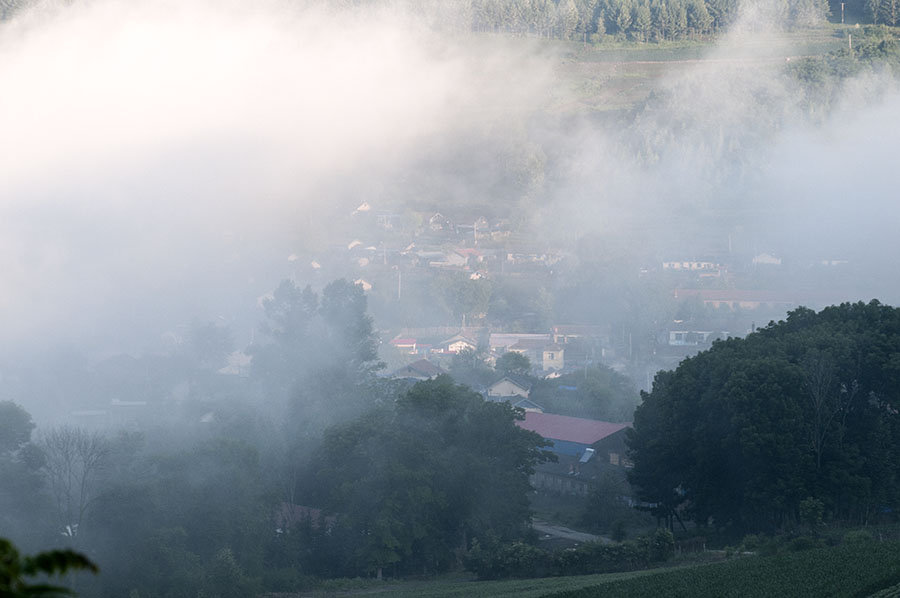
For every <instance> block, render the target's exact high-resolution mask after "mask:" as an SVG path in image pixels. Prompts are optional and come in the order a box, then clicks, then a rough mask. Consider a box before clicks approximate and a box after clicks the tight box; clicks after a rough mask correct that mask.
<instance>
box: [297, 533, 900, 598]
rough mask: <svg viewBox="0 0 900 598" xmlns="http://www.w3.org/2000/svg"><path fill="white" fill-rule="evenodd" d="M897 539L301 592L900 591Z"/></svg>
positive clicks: (549, 596)
mask: <svg viewBox="0 0 900 598" xmlns="http://www.w3.org/2000/svg"><path fill="white" fill-rule="evenodd" d="M898 584H900V543H898V542H884V543H877V542H871V543H861V544H856V545H844V546H839V547H836V548H823V549H816V550H808V551H803V552H785V553H781V554H778V555H776V556H771V557H756V556H747V557H743V558H739V559H736V560H731V561H726V562H720V563H695V564H683V565H681V566H678V567H669V568H662V569H651V570H646V571H635V572H629V573H612V574H605V575H582V576H571V577H551V578H543V579H524V580H522V579H517V580H506V581H473V580H471V579H469V578H465V577H459V576H456V577H445V578H441V579H435V580H428V581H404V582H396V583H395V582H390V581H387V582H382V583H377V582H374V581H373V580H360V581H359V582H352V581H351V582H344V583H340V582H339V583H335V584H333V585H331V586H329V587H327V588H325V589H322V590H319V591H316V592H311V593H307V594H303V596H304V597H309V598H325V597H335V596H358V595H366V596H379V597H397V598H468V597H472V598H480V597H499V598H600V597H603V598H644V597H647V596H651V597H653V598H670V597H671V598H675V597H678V598H730V597H733V598H744V597H747V598H769V597H772V596H778V597H786V598H825V597H831V598H839V597H847V598H851V597H860V598H862V597H867V596H872V597H873V598H876V597H877V598H900V585H898Z"/></svg>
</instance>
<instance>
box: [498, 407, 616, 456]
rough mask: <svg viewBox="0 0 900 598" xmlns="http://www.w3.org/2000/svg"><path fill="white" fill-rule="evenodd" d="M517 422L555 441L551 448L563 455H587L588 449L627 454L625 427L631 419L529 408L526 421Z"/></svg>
mask: <svg viewBox="0 0 900 598" xmlns="http://www.w3.org/2000/svg"><path fill="white" fill-rule="evenodd" d="M516 425H517V426H519V427H520V428H524V429H526V430H531V431H532V432H537V433H538V434H540V435H541V437H542V438H544V439H546V440H549V441H551V442H552V443H553V448H551V450H552V451H553V452H555V453H557V454H560V455H570V456H577V455H583V454H584V453H585V450H586V449H593V450H594V452H595V453H607V455H606V457H609V453H615V454H616V455H617V456H619V461H620V463H621V455H624V454H625V430H626V429H627V428H629V427H630V426H631V424H627V423H612V422H605V421H600V420H594V419H583V418H580V417H570V416H567V415H556V414H554V413H537V412H528V413H526V414H525V419H524V420H523V421H518V422H516Z"/></svg>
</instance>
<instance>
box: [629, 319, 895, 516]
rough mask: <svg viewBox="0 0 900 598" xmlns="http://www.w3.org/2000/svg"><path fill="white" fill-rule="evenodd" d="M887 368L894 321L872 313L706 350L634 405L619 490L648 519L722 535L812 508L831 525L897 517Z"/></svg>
mask: <svg viewBox="0 0 900 598" xmlns="http://www.w3.org/2000/svg"><path fill="white" fill-rule="evenodd" d="M898 362H900V310H897V309H894V308H890V307H887V306H882V305H880V304H879V303H877V302H872V303H869V304H863V303H857V304H843V305H840V306H836V307H830V308H827V309H825V310H823V311H822V312H820V313H818V314H817V313H815V312H813V311H811V310H808V309H803V308H801V309H798V310H795V311H793V312H791V313H790V314H789V316H788V318H787V320H786V321H784V322H779V323H777V324H776V323H772V324H770V325H769V326H768V327H766V328H764V329H762V330H760V331H759V332H757V333H756V334H752V335H750V336H748V337H747V338H746V339H730V340H728V341H724V342H719V343H716V344H715V345H714V346H713V348H712V349H710V350H708V351H705V352H703V353H700V354H699V355H697V356H696V357H693V358H690V359H686V360H685V361H683V362H682V363H681V365H680V366H679V367H678V369H677V370H675V371H674V372H663V373H660V374H658V375H657V377H656V380H655V381H654V385H653V392H651V393H650V394H644V395H643V398H644V401H643V404H642V405H641V406H640V407H639V408H638V410H637V412H636V413H635V424H634V428H633V430H631V431H630V432H629V435H628V443H629V446H630V450H631V455H632V460H633V461H634V463H635V467H634V469H633V470H632V471H631V472H630V474H629V478H630V480H631V482H632V484H633V485H635V486H636V487H637V488H638V492H639V496H640V497H641V498H642V500H645V501H647V502H649V503H654V505H655V506H654V507H652V508H653V511H654V513H655V514H657V515H658V516H661V517H667V518H670V519H671V518H673V517H674V516H676V515H679V514H681V515H682V516H689V517H692V518H694V519H695V520H696V521H697V522H699V523H701V524H706V523H708V522H712V523H714V524H715V525H717V526H719V527H721V528H728V529H734V530H745V531H754V530H761V529H775V528H778V527H781V526H784V525H787V524H789V523H791V522H796V521H797V518H798V516H799V515H800V505H801V503H802V502H803V501H804V500H805V499H807V497H809V496H813V495H814V496H816V497H817V499H818V500H819V501H821V502H822V506H823V508H822V510H821V511H822V512H823V513H828V514H830V516H831V517H833V518H836V519H844V520H850V521H860V522H864V521H865V520H866V519H867V518H869V517H872V516H874V515H875V513H877V512H879V511H884V510H891V509H893V510H895V511H896V509H897V508H898V506H900V504H898V501H900V487H898V479H900V419H898V418H897V417H896V413H897V409H898V407H900V390H898V389H900V386H898V383H900V369H898V368H897V367H896V365H895V364H896V363H898ZM806 504H807V507H809V508H808V509H807V510H805V511H804V512H805V513H806V514H807V515H809V516H813V515H817V514H818V513H819V505H818V504H817V503H816V504H814V503H806ZM812 507H815V508H812Z"/></svg>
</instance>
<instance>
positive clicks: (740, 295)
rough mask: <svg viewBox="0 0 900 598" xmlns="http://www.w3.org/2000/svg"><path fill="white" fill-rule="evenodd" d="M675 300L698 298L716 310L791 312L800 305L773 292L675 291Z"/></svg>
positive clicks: (792, 299)
mask: <svg viewBox="0 0 900 598" xmlns="http://www.w3.org/2000/svg"><path fill="white" fill-rule="evenodd" d="M673 296H674V298H675V299H686V298H688V297H697V298H698V299H700V301H702V302H703V304H704V305H706V306H709V307H714V308H717V309H718V308H720V307H727V308H728V309H759V308H767V309H772V310H777V311H789V310H791V309H794V308H795V307H797V305H799V304H800V302H798V301H797V300H796V299H794V298H791V297H786V296H784V295H780V294H779V293H775V292H772V291H741V290H736V289H735V290H719V289H675V290H674V291H673Z"/></svg>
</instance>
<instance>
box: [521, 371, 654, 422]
mask: <svg viewBox="0 0 900 598" xmlns="http://www.w3.org/2000/svg"><path fill="white" fill-rule="evenodd" d="M529 396H530V398H531V399H532V400H533V401H535V402H536V403H538V404H539V405H542V406H544V407H545V408H546V409H548V410H549V411H551V412H552V413H559V414H560V415H571V416H573V417H584V418H588V419H599V420H605V421H614V422H629V421H631V419H632V417H633V414H634V409H635V407H637V405H638V402H639V401H640V395H639V394H638V390H637V388H636V387H635V385H634V382H632V380H631V379H630V378H628V377H627V376H625V375H623V374H620V373H619V372H617V371H615V370H614V369H612V368H610V367H607V366H605V365H596V366H592V367H589V368H587V369H583V370H579V371H576V372H572V373H570V374H564V375H562V376H560V377H559V378H556V379H554V380H541V381H538V382H537V383H536V384H535V385H534V387H533V388H532V390H531V394H530V395H529Z"/></svg>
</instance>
